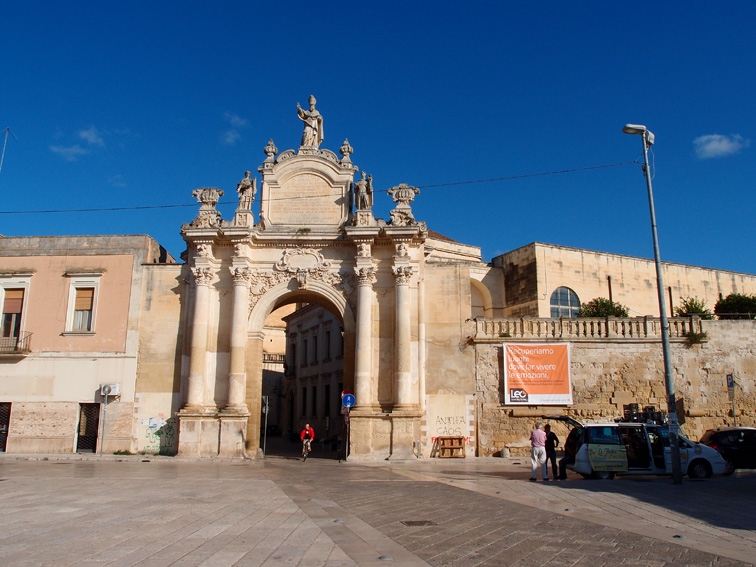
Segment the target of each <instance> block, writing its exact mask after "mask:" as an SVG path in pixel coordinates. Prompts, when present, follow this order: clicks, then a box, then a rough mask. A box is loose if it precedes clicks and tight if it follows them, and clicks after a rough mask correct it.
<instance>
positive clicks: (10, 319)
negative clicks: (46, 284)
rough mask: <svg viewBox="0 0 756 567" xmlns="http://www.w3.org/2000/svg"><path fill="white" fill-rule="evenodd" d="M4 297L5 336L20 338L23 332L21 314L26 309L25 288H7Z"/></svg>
mask: <svg viewBox="0 0 756 567" xmlns="http://www.w3.org/2000/svg"><path fill="white" fill-rule="evenodd" d="M4 291H5V294H4V295H5V297H4V298H3V330H2V333H3V335H2V336H3V337H4V338H8V337H14V338H18V337H19V336H20V334H21V316H22V314H23V309H24V291H25V290H24V289H23V288H5V289H4Z"/></svg>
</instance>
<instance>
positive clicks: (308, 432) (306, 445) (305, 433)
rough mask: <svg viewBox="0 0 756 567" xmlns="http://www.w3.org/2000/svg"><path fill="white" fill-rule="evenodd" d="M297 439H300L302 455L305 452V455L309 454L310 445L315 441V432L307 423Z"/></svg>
mask: <svg viewBox="0 0 756 567" xmlns="http://www.w3.org/2000/svg"><path fill="white" fill-rule="evenodd" d="M299 438H300V439H302V452H303V453H304V452H305V451H306V452H307V453H309V452H310V451H312V448H311V447H310V445H311V444H312V441H313V440H314V439H315V430H314V429H313V428H312V427H310V424H309V423H307V424H305V426H304V429H303V430H302V433H300V434H299Z"/></svg>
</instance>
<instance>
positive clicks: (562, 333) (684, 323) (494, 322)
mask: <svg viewBox="0 0 756 567" xmlns="http://www.w3.org/2000/svg"><path fill="white" fill-rule="evenodd" d="M667 320H668V322H669V338H670V340H671V341H685V340H688V337H687V335H688V333H691V332H693V333H702V332H703V330H702V328H701V318H700V317H696V316H692V317H670V318H668V319H667ZM474 323H475V332H474V334H473V336H472V337H470V338H471V340H472V341H473V342H475V343H485V342H492V341H501V340H502V339H505V340H506V339H516V340H529V341H542V340H552V339H556V340H561V341H592V340H602V341H605V340H629V341H633V340H637V341H648V340H661V335H662V332H661V321H660V319H659V318H658V317H650V316H646V317H632V318H617V317H590V318H580V319H571V318H537V317H523V318H520V319H484V318H476V319H474Z"/></svg>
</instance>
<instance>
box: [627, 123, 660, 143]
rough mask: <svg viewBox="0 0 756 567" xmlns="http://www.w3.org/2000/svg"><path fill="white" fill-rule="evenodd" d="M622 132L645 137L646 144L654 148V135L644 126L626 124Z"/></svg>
mask: <svg viewBox="0 0 756 567" xmlns="http://www.w3.org/2000/svg"><path fill="white" fill-rule="evenodd" d="M622 131H623V132H624V133H625V134H637V135H639V136H643V139H644V140H645V141H646V144H647V145H648V146H652V145H653V144H654V133H653V132H651V130H649V129H648V128H646V127H645V126H643V125H642V124H625V126H624V127H623V128H622Z"/></svg>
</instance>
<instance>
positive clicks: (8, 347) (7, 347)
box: [0, 333, 32, 355]
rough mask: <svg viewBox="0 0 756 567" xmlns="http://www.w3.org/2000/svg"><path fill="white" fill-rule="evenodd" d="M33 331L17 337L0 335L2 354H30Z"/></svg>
mask: <svg viewBox="0 0 756 567" xmlns="http://www.w3.org/2000/svg"><path fill="white" fill-rule="evenodd" d="M31 336H32V333H21V334H20V335H19V336H17V337H0V355H4V354H5V355H8V354H15V355H18V354H29V353H30V352H31Z"/></svg>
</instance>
